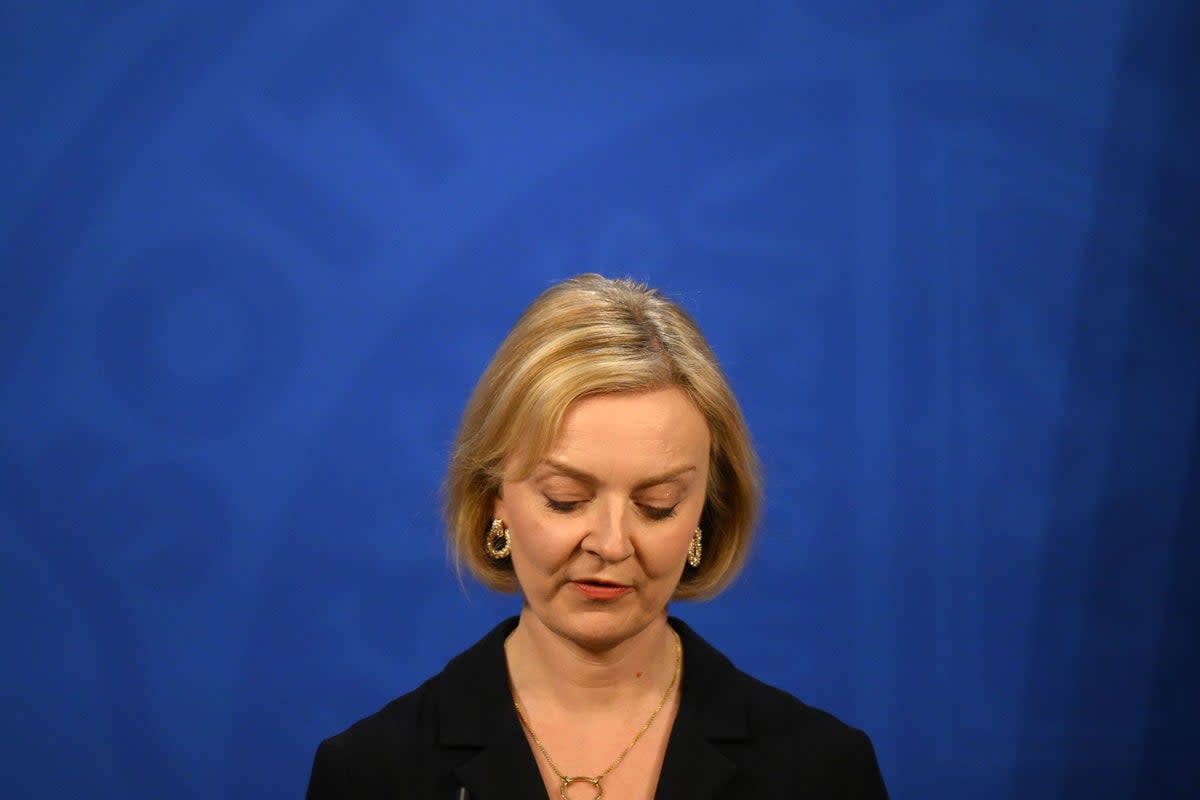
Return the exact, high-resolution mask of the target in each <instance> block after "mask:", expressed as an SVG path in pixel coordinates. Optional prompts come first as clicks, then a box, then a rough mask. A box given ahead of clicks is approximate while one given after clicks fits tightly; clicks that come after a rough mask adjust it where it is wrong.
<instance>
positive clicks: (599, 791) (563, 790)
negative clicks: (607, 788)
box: [558, 775, 604, 800]
mask: <svg viewBox="0 0 1200 800" xmlns="http://www.w3.org/2000/svg"><path fill="white" fill-rule="evenodd" d="M560 777H561V778H562V786H560V787H559V789H558V796H559V797H561V798H562V800H571V798H569V797H567V787H568V786H570V785H571V784H572V783H590V784H591V785H592V788H594V789H595V790H596V794H595V795H594V796H593V797H592V800H600V798H601V797H604V787H603V786H601V785H600V779H601V778H603V777H604V776H603V775H597V776H596V777H594V778H589V777H587V776H586V775H577V776H576V777H574V778H568V777H567V776H565V775H563V776H560Z"/></svg>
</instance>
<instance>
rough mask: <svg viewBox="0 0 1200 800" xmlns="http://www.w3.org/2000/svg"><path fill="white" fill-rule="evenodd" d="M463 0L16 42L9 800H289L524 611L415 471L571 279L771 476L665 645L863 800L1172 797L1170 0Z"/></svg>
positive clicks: (1195, 339) (38, 15)
mask: <svg viewBox="0 0 1200 800" xmlns="http://www.w3.org/2000/svg"><path fill="white" fill-rule="evenodd" d="M486 6H487V4H470V3H466V4H454V3H448V4H435V3H418V2H409V3H383V2H370V1H363V2H327V3H301V4H277V3H263V2H242V3H230V2H211V3H203V4H192V3H178V2H177V3H158V4H148V3H136V2H132V3H131V2H125V3H113V2H98V1H93V2H75V3H44V4H40V5H36V6H35V5H33V4H30V5H29V7H25V8H20V9H17V10H11V9H10V10H6V11H5V12H3V14H4V17H3V19H4V24H3V25H0V53H3V55H0V59H3V67H4V69H3V71H2V74H3V79H2V80H0V92H2V95H0V97H2V99H3V100H4V106H5V107H6V108H9V109H19V110H20V112H21V113H20V114H19V115H18V116H17V117H15V118H14V117H12V116H10V117H9V118H8V120H7V121H6V122H5V123H3V124H0V152H4V153H5V154H6V158H5V169H4V174H5V176H6V177H5V182H4V187H5V189H4V191H3V192H0V263H2V264H3V265H4V267H3V277H2V278H0V288H2V289H3V291H0V312H2V313H0V404H2V405H0V412H2V416H0V419H2V420H3V422H2V423H0V532H2V536H0V587H2V589H0V592H2V593H3V597H4V601H5V608H6V609H8V612H7V613H6V615H5V619H4V628H3V635H4V638H5V641H6V642H7V643H8V646H6V647H5V648H3V655H0V676H2V677H3V680H2V681H0V687H3V688H2V689H0V692H3V695H2V699H3V703H4V706H5V708H6V709H8V712H7V713H6V720H5V723H4V727H5V738H6V742H8V744H7V745H6V747H5V753H6V755H5V757H4V758H5V759H6V762H5V763H4V764H3V766H4V771H5V774H6V775H7V776H9V777H8V778H6V786H8V787H9V789H8V791H9V794H10V795H11V796H13V797H69V796H84V795H90V796H95V797H130V796H133V797H147V798H150V797H179V798H185V797H223V796H230V797H239V798H241V797H245V798H250V797H254V798H263V797H295V796H299V795H300V794H301V792H302V789H303V786H304V783H305V780H306V778H307V769H308V765H309V760H310V758H311V755H312V750H313V748H314V746H315V744H316V742H317V740H318V739H319V738H320V737H321V736H324V735H328V734H329V733H332V732H333V731H335V730H338V729H340V728H341V727H344V726H345V725H347V724H349V723H350V722H352V721H353V720H354V719H356V718H357V717H359V716H362V715H364V714H366V713H369V712H370V711H373V710H374V709H376V708H377V707H379V706H380V705H382V704H383V703H384V702H386V701H387V700H388V699H390V698H391V697H393V696H395V695H397V694H399V693H401V692H403V691H405V690H407V689H410V688H413V687H414V686H415V685H416V684H417V683H418V682H419V681H420V680H422V679H423V678H424V677H426V676H428V675H430V674H432V673H433V672H435V671H436V670H438V669H439V668H440V667H441V665H442V664H443V663H444V662H445V660H446V659H447V658H449V657H450V656H451V655H453V654H454V653H455V652H457V651H458V650H460V649H461V648H462V647H463V646H464V645H466V644H467V643H469V642H471V641H473V640H474V639H475V638H476V637H477V636H478V635H480V634H481V633H482V632H483V631H484V630H486V629H487V628H488V627H490V625H491V624H493V622H494V621H495V620H497V619H498V618H499V617H500V616H502V615H505V614H507V613H512V612H514V611H515V609H516V604H515V601H514V600H512V599H511V598H496V597H493V596H490V595H488V594H487V593H485V592H483V591H482V590H480V589H478V588H473V589H472V590H471V591H470V592H469V593H467V594H464V593H463V591H462V590H461V589H460V588H459V586H458V585H457V583H456V582H455V579H454V578H453V576H452V574H451V572H450V571H449V570H448V569H446V568H445V567H444V564H445V557H444V547H443V544H442V540H441V538H440V534H439V523H438V514H437V504H438V481H439V478H440V473H441V470H442V468H443V466H444V462H445V458H446V450H447V447H448V442H449V441H450V439H451V437H452V435H453V429H454V425H455V422H456V419H457V415H458V413H459V411H460V410H461V407H462V404H463V403H464V402H465V399H466V395H467V393H468V392H469V391H470V388H471V385H472V383H473V380H474V378H475V377H476V376H477V375H478V374H479V372H480V370H481V369H482V367H483V365H484V364H485V363H486V360H487V358H488V357H489V356H490V354H491V351H492V350H493V349H494V347H495V346H496V344H497V343H498V342H499V339H500V338H501V337H502V336H503V334H504V332H505V331H506V329H507V328H508V326H509V325H510V324H511V323H512V322H513V320H514V319H515V316H516V314H517V313H518V312H519V310H520V309H521V308H522V307H523V306H524V305H525V304H526V303H527V302H528V301H529V300H530V299H532V297H533V296H534V295H535V294H536V293H537V292H538V291H540V290H541V289H542V288H544V287H545V286H547V285H548V284H549V283H551V282H553V281H556V280H559V279H561V278H564V277H567V276H569V275H572V274H575V273H578V272H581V271H586V270H598V271H603V272H608V273H628V274H633V275H635V276H638V277H641V278H644V279H646V280H648V281H650V282H651V283H654V284H657V285H661V286H663V287H665V288H666V289H667V290H668V291H669V292H670V293H671V294H673V295H674V296H675V297H677V298H678V299H679V300H681V301H682V302H683V304H684V305H685V306H686V307H687V308H688V309H689V310H691V311H692V312H693V313H694V314H695V315H696V317H697V318H698V319H699V321H700V322H701V324H702V325H703V326H704V328H705V330H706V331H707V332H708V334H709V335H710V338H711V339H712V341H713V344H714V346H715V348H716V350H717V353H718V355H719V356H720V358H721V360H722V362H723V363H724V365H725V366H726V369H727V371H728V373H729V375H730V377H731V380H732V381H733V383H734V385H735V388H736V390H737V391H738V393H739V396H740V397H741V399H742V401H743V403H744V405H745V410H746V414H747V416H748V418H749V421H750V424H751V428H752V430H753V432H754V435H755V437H756V440H757V442H758V443H759V446H760V448H761V451H762V455H763V458H764V462H765V465H766V469H767V496H768V509H767V515H766V519H765V521H764V525H763V529H762V538H761V540H760V542H759V544H758V547H757V550H756V552H755V554H754V557H753V558H752V561H751V563H750V566H749V568H748V571H747V574H746V575H745V577H744V578H743V579H742V580H741V581H740V582H739V583H738V584H737V585H736V586H735V587H734V588H733V589H732V590H731V591H730V592H729V593H728V594H727V595H726V596H724V597H722V598H721V599H719V600H718V601H716V602H714V603H712V604H709V605H697V606H686V607H681V608H680V609H678V610H677V613H680V614H681V615H683V616H685V617H687V618H688V619H689V620H691V621H693V622H695V624H696V625H697V626H698V627H699V628H700V630H701V631H702V633H703V634H704V635H706V636H707V637H708V638H710V639H711V640H713V641H714V642H715V643H716V644H718V645H719V646H720V647H722V648H723V649H725V650H726V651H727V652H729V653H730V654H731V655H732V656H733V657H734V659H735V661H736V662H737V663H738V664H739V665H741V666H743V667H744V668H746V669H748V670H749V671H750V672H752V673H754V674H756V675H759V676H761V677H763V678H765V679H767V680H769V681H771V682H772V683H775V684H777V685H780V686H783V687H785V688H787V689H788V690H790V691H792V692H794V693H796V694H798V695H799V696H801V697H802V698H804V699H806V700H807V701H809V702H811V703H813V704H816V705H819V706H822V707H825V708H828V709H830V710H831V711H833V712H835V713H837V714H838V715H839V716H841V717H843V718H845V719H847V720H848V721H850V722H852V723H853V724H856V725H859V726H861V727H863V728H865V729H867V730H868V731H869V732H870V733H871V734H872V736H873V738H874V740H875V742H876V746H877V749H878V751H879V755H880V759H881V762H882V764H883V767H884V771H885V774H886V775H887V777H888V779H889V784H890V786H891V788H892V790H893V794H894V796H896V797H965V796H969V797H976V798H985V799H986V798H1002V797H1013V796H1021V797H1022V798H1055V797H1084V796H1086V797H1169V796H1186V794H1187V793H1188V792H1189V791H1191V790H1194V789H1195V788H1196V787H1197V781H1198V775H1197V767H1196V765H1195V763H1194V761H1193V760H1191V759H1189V758H1185V755H1186V754H1187V753H1188V752H1190V750H1191V747H1192V745H1193V744H1194V742H1195V737H1194V735H1193V734H1192V733H1191V730H1190V720H1191V719H1192V718H1193V717H1194V714H1195V712H1196V711H1197V710H1198V709H1200V703H1198V702H1197V690H1196V688H1195V687H1194V685H1193V683H1192V680H1191V676H1194V675H1195V674H1198V673H1200V664H1198V663H1197V659H1196V642H1195V634H1194V632H1193V630H1192V629H1193V628H1194V627H1195V620H1196V619H1197V618H1200V615H1198V613H1197V612H1198V611H1200V609H1198V608H1197V599H1198V591H1197V589H1196V587H1197V585H1200V575H1197V572H1198V570H1200V554H1198V553H1197V543H1196V539H1197V536H1196V531H1197V530H1200V440H1198V439H1197V430H1198V429H1197V417H1198V415H1197V412H1198V411H1200V330H1198V327H1200V280H1197V269H1198V267H1200V231H1198V229H1197V226H1196V221H1197V219H1198V218H1200V202H1198V192H1200V159H1198V158H1197V156H1196V154H1195V150H1194V147H1193V146H1192V145H1191V143H1193V142H1195V141H1197V140H1200V126H1198V125H1197V116H1198V115H1197V112H1196V107H1195V99H1196V97H1197V96H1200V95H1198V93H1197V89H1198V86H1197V77H1198V70H1197V55H1196V49H1195V47H1194V46H1193V45H1194V42H1195V40H1196V38H1195V34H1196V32H1197V28H1196V23H1197V15H1196V12H1195V10H1194V9H1191V8H1189V7H1188V5H1187V4H1185V3H1183V2H1174V3H1172V2H1156V3H1151V4H1132V3H1128V2H1120V0H1110V1H1109V2H1101V3H1092V4H1080V3H1066V2H1046V1H1045V0H1041V1H1039V0H1020V2H1016V3H1000V2H994V1H993V0H974V1H973V2H968V3H958V4H948V3H935V2H912V3H907V4H878V3H865V2H841V3H832V2H823V1H821V0H811V2H776V3H765V2H749V3H743V4H738V5H737V6H736V8H735V7H734V6H733V5H730V4H699V5H697V4H694V3H693V4H687V5H682V4H678V3H651V4H647V3H634V2H627V1H626V0H618V1H617V2H611V3H605V4H595V3H580V2H574V1H573V0H571V1H568V0H551V1H550V2H544V3H533V4H523V5H519V6H515V7H506V8H504V9H500V8H499V7H486ZM1085 21H1086V25H1084V24H1083V23H1084V22H1085ZM64 754H69V757H67V758H65V759H64V757H63V755H64Z"/></svg>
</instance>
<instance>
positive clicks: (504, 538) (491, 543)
mask: <svg viewBox="0 0 1200 800" xmlns="http://www.w3.org/2000/svg"><path fill="white" fill-rule="evenodd" d="M483 549H484V550H487V554H488V555H489V556H491V557H492V558H494V559H495V560H497V561H499V560H500V559H502V558H508V555H509V553H511V552H512V536H511V535H510V534H509V530H508V528H506V527H504V523H503V522H501V521H500V520H498V519H494V520H492V526H491V527H490V528H488V532H487V535H486V536H484V537H483Z"/></svg>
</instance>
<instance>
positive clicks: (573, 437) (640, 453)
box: [547, 386, 710, 460]
mask: <svg viewBox="0 0 1200 800" xmlns="http://www.w3.org/2000/svg"><path fill="white" fill-rule="evenodd" d="M709 442H710V435H709V430H708V424H707V422H706V421H705V419H704V416H703V415H702V414H701V413H700V411H699V410H698V409H697V408H696V407H695V405H693V404H692V402H691V400H690V399H689V398H688V396H687V395H686V394H685V393H684V392H683V390H681V389H679V388H678V387H674V386H672V387H667V388H662V389H654V390H651V391H645V392H621V393H614V394H598V395H590V396H587V397H583V398H580V399H579V400H576V401H575V402H573V403H572V404H571V405H570V406H568V407H567V410H566V412H565V413H564V414H563V419H562V423H561V425H560V426H559V430H558V434H557V436H556V437H555V438H554V441H553V443H552V444H551V446H550V450H549V452H548V453H547V456H551V457H555V458H558V457H568V458H569V457H572V456H574V457H577V458H588V459H609V460H615V459H622V458H624V459H642V460H645V459H653V458H654V457H656V456H659V457H663V458H670V457H674V458H677V459H701V458H704V457H705V456H707V453H708V449H709Z"/></svg>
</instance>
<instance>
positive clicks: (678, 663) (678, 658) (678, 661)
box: [509, 631, 683, 800]
mask: <svg viewBox="0 0 1200 800" xmlns="http://www.w3.org/2000/svg"><path fill="white" fill-rule="evenodd" d="M672 633H674V631H672ZM682 666H683V645H682V644H681V643H680V641H679V634H678V633H676V634H675V674H673V675H672V676H671V682H670V683H669V684H667V690H666V691H665V692H663V696H662V699H661V700H659V701H658V707H657V708H655V709H654V712H653V713H652V714H651V715H650V719H648V720H646V724H645V725H643V726H642V729H641V730H640V731H638V732H637V736H634V737H633V741H631V742H630V743H629V744H627V745H625V749H624V750H622V751H621V755H619V756H617V760H616V761H614V762H612V763H611V764H609V765H608V768H607V769H605V770H604V771H603V772H601V773H600V774H599V775H593V776H591V777H588V776H587V775H567V774H565V773H564V772H563V771H562V770H561V769H559V768H558V765H557V764H555V763H554V759H552V758H551V757H550V754H549V753H547V752H546V746H545V745H544V744H542V740H541V739H539V738H538V736H537V734H536V733H534V732H533V726H532V725H530V724H529V720H527V719H525V712H524V711H523V710H522V709H521V702H520V701H519V700H517V690H516V688H515V687H513V686H512V685H511V683H510V685H509V688H510V689H511V690H512V696H513V707H514V708H516V709H517V718H518V719H520V720H521V724H522V725H524V726H525V729H526V730H528V731H529V738H531V739H533V743H534V744H535V745H537V749H538V752H540V753H541V754H542V757H543V758H545V759H546V763H547V764H549V765H550V769H552V770H554V774H555V775H557V776H558V779H559V781H561V782H562V783H561V785H560V786H559V787H558V796H559V797H561V798H562V800H570V798H569V797H567V787H568V786H570V785H571V784H573V783H589V784H591V785H592V788H594V789H595V790H596V795H595V796H594V797H593V798H592V800H600V798H601V797H603V796H604V787H603V786H601V785H600V781H602V780H604V779H605V778H607V777H608V773H610V772H612V771H613V770H614V769H616V768H617V767H619V766H620V765H621V762H622V761H624V760H625V756H627V755H629V751H630V750H632V749H633V746H634V745H635V744H637V743H638V741H639V740H640V739H641V738H642V735H643V734H644V733H645V732H646V731H648V730H650V726H651V725H653V724H654V720H655V718H657V717H658V712H660V711H662V710H663V706H665V705H666V704H667V698H668V697H670V696H671V690H672V689H674V688H675V684H677V683H678V682H679V671H680V668H681V667H682Z"/></svg>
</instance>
